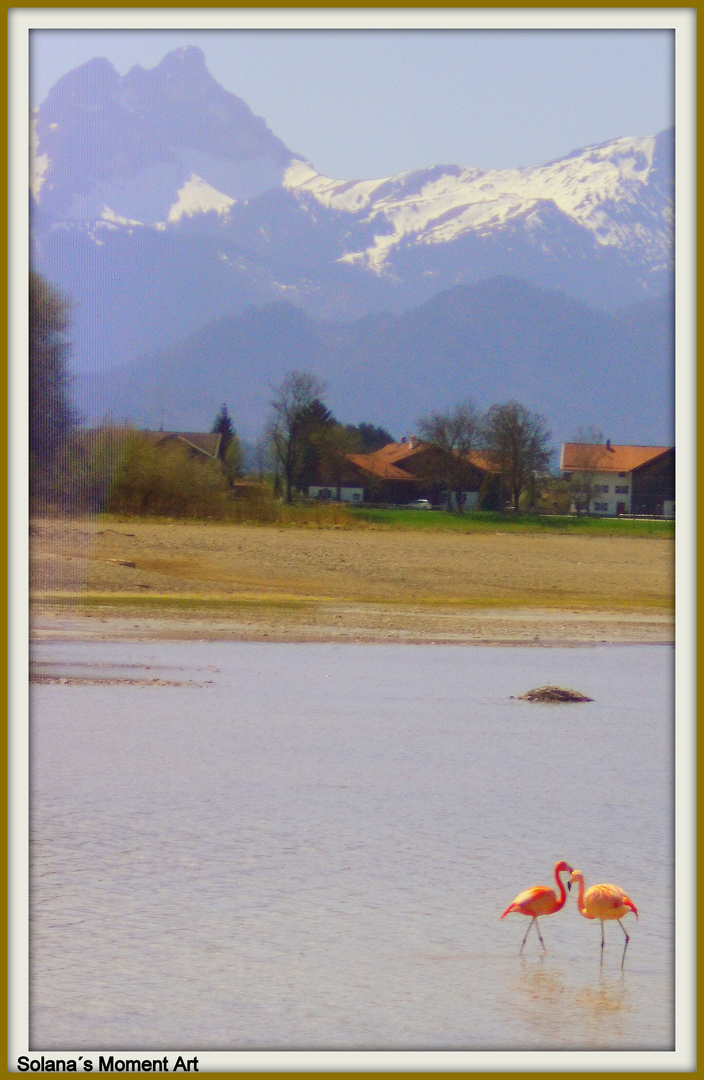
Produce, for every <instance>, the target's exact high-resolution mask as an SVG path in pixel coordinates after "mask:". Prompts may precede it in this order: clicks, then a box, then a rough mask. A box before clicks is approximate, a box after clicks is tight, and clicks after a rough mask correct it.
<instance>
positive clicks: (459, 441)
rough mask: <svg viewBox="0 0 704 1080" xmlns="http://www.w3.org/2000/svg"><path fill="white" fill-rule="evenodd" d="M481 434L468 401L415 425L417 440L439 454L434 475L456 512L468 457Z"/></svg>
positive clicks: (478, 418)
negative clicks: (423, 441) (452, 499)
mask: <svg viewBox="0 0 704 1080" xmlns="http://www.w3.org/2000/svg"><path fill="white" fill-rule="evenodd" d="M481 430H482V419H481V415H480V413H479V412H478V411H477V409H476V407H475V406H474V404H473V403H472V402H471V401H462V402H460V403H459V404H457V405H455V406H454V408H452V409H450V410H449V412H446V413H431V414H430V415H429V416H425V417H421V419H420V420H419V421H418V432H419V434H420V436H421V438H422V439H424V440H425V441H426V442H428V443H430V445H431V446H434V447H435V448H436V449H437V450H439V451H440V455H439V456H438V458H436V460H435V466H434V469H435V473H436V475H437V476H438V478H441V479H442V483H444V485H445V487H446V488H447V491H448V493H454V495H455V504H456V506H457V509H458V510H461V509H462V492H463V490H464V489H465V487H466V484H467V483H468V478H469V474H470V472H471V465H470V463H469V455H470V453H471V452H472V450H476V448H477V446H478V444H479V440H480V436H481Z"/></svg>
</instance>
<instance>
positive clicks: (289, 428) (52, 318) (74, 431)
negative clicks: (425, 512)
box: [29, 273, 552, 512]
mask: <svg viewBox="0 0 704 1080" xmlns="http://www.w3.org/2000/svg"><path fill="white" fill-rule="evenodd" d="M69 316H70V308H69V304H68V302H67V301H66V299H65V298H64V297H62V296H61V295H60V294H59V293H58V292H57V291H56V290H55V289H54V288H53V287H52V286H51V285H49V284H48V283H47V282H46V281H45V280H44V279H43V278H41V277H40V276H39V275H37V274H35V273H30V281H29V323H30V334H29V349H30V365H29V370H30V380H29V395H30V417H29V469H30V491H31V496H32V505H33V509H34V510H38V509H40V508H41V507H52V508H54V509H57V510H58V509H64V510H65V509H68V508H69V507H70V506H73V508H74V509H99V508H109V507H110V504H111V501H112V503H113V504H114V503H115V494H116V492H117V491H121V492H122V499H123V501H124V500H127V501H129V498H128V493H129V492H130V491H131V492H132V496H131V499H132V502H133V503H134V502H135V500H138V498H141V499H142V504H143V506H144V512H146V511H147V504H149V503H150V500H149V498H148V496H147V492H148V490H150V488H149V485H151V490H152V491H153V489H154V488H155V486H156V487H158V483H157V477H158V475H159V471H160V469H161V471H162V472H164V469H165V466H166V458H165V456H164V454H163V451H160V452H157V450H156V448H155V447H154V446H153V445H146V444H145V443H144V440H142V442H141V443H140V441H139V436H138V433H136V432H125V431H124V430H120V429H110V430H107V429H106V430H105V431H103V433H102V436H99V435H98V436H96V435H95V433H94V434H93V436H92V437H91V438H90V439H88V438H87V437H86V433H85V432H82V431H81V430H80V429H79V417H78V415H77V413H76V410H75V409H74V407H73V405H72V403H71V395H70V390H71V379H70V376H69V374H68V363H67V361H68V354H69V347H70V346H69V339H68V328H69V321H70V319H69ZM271 391H272V397H271V401H270V412H269V417H268V420H267V423H266V427H265V431H264V435H263V438H262V440H260V443H259V444H258V445H257V448H256V451H255V453H256V456H257V462H256V465H255V470H256V471H257V472H258V473H259V475H260V478H263V477H264V475H265V474H269V475H270V476H271V477H272V483H273V489H274V494H275V495H277V496H278V497H280V498H282V499H283V500H284V501H285V502H286V503H291V502H292V501H294V499H296V498H297V497H298V496H300V495H301V494H305V493H306V492H307V490H308V487H309V486H310V484H312V483H314V482H315V480H316V478H319V477H321V476H324V477H325V482H326V484H328V485H330V486H333V487H337V488H338V497H339V487H340V486H341V484H342V482H343V480H344V478H345V474H346V472H348V471H349V461H348V455H350V454H353V453H369V452H371V451H373V450H376V449H379V448H381V447H382V446H385V445H386V444H387V443H389V442H393V441H394V439H393V437H392V436H391V435H390V434H389V432H388V431H386V430H385V429H384V428H381V427H377V426H375V425H373V424H370V423H360V424H357V425H353V424H345V423H341V422H340V421H338V420H337V419H336V418H335V417H334V416H333V414H332V412H331V411H330V409H329V408H328V406H327V405H326V403H325V393H326V385H325V383H324V382H323V381H322V380H321V379H319V378H318V377H317V376H316V375H313V374H311V373H310V372H306V371H291V372H289V373H288V374H287V375H286V376H285V377H284V378H283V379H282V380H281V381H280V382H279V383H278V384H276V385H274V386H272V387H271ZM108 427H109V426H108ZM211 430H212V432H214V433H218V434H220V436H221V438H220V444H219V450H218V461H217V462H205V461H199V462H194V461H193V459H192V458H190V459H189V458H188V457H186V456H184V455H183V454H181V457H180V458H179V460H178V463H177V456H178V455H176V456H174V455H175V454H176V452H175V451H173V452H172V455H171V456H172V457H173V459H174V460H173V462H172V463H171V470H172V473H173V474H174V475H173V476H172V478H171V481H170V488H169V485H168V484H165V482H163V478H162V482H161V486H162V488H164V491H163V493H162V495H161V496H160V497H159V499H156V500H155V499H154V498H152V499H151V512H158V511H157V510H156V509H155V508H154V506H155V502H156V503H158V504H159V505H161V504H162V503H164V504H166V503H167V502H168V499H169V498H172V499H173V498H174V497H175V496H174V490H175V484H176V480H177V479H178V480H179V482H180V483H181V485H182V486H184V485H186V481H187V480H188V477H189V476H190V477H191V480H190V481H188V485H187V486H188V490H189V495H188V499H187V500H186V502H187V503H188V505H192V504H193V505H194V504H195V503H194V496H193V493H194V492H197V490H198V489H200V490H201V493H202V492H205V491H210V492H211V495H212V493H213V492H215V491H216V490H217V493H218V498H226V497H227V493H228V489H231V488H232V486H233V484H234V483H235V481H236V480H237V479H238V478H240V477H241V476H242V475H243V473H244V472H245V471H246V464H245V453H244V448H243V445H242V443H241V441H240V439H239V437H238V435H237V432H236V429H235V425H234V423H233V421H232V417H231V416H230V414H229V412H228V408H227V405H226V404H223V405H222V406H221V408H220V410H219V412H218V413H217V415H216V417H215V419H214V422H213V426H212V429H211ZM417 432H418V434H419V436H420V437H421V438H422V439H423V440H424V441H425V442H427V443H429V444H430V445H431V446H433V447H435V448H436V449H437V450H439V451H440V452H441V453H440V454H439V455H437V460H438V461H439V462H440V463H441V464H440V465H438V468H439V469H441V470H442V477H440V476H438V477H436V479H442V483H443V484H444V487H445V489H446V490H447V491H448V492H453V493H455V501H456V505H457V507H458V508H460V507H461V492H462V490H463V489H464V488H463V485H464V484H465V478H466V461H467V458H468V456H469V455H470V454H472V453H473V452H477V451H480V452H483V453H484V454H486V455H487V460H488V461H490V463H491V470H490V474H489V478H488V486H489V488H491V487H492V485H493V495H492V493H491V492H490V496H491V497H493V499H494V502H495V504H496V505H497V506H498V505H500V504H506V503H508V504H510V505H511V506H512V507H513V508H514V509H515V511H516V512H518V511H519V508H520V505H521V501H522V500H525V497H526V494H527V495H528V498H529V502H530V495H531V491H532V489H535V488H537V486H538V485H540V483H541V482H544V480H545V476H546V474H547V472H548V469H549V464H550V459H551V456H552V451H551V448H550V438H551V436H550V432H549V431H548V429H547V425H546V422H545V420H544V418H543V417H542V416H540V415H539V414H537V413H534V412H531V411H530V410H529V409H527V408H525V407H524V406H523V405H521V404H520V403H518V402H516V401H509V402H506V403H504V404H500V405H492V406H491V407H490V408H489V409H488V410H487V411H486V412H484V413H482V412H481V411H480V410H479V409H478V408H477V407H476V406H475V405H474V403H473V402H472V401H470V400H467V401H463V402H460V403H458V404H456V405H454V406H452V407H451V408H449V409H447V410H446V411H444V412H441V411H438V412H434V413H431V414H429V415H427V416H423V417H420V418H419V419H418V421H417ZM160 462H161V464H160ZM204 470H205V471H204ZM187 474H188V475H187ZM191 474H192V475H191ZM167 488H168V489H169V490H170V492H171V494H170V495H169V494H168V491H167V490H166V489H167ZM139 492H143V495H141V496H140V495H138V493H139ZM491 497H490V498H489V503H490V502H491ZM184 498H185V496H184ZM188 500H190V501H188ZM197 501H198V500H197V499H195V502H197ZM79 504H80V505H79ZM134 509H137V508H136V506H135V507H134Z"/></svg>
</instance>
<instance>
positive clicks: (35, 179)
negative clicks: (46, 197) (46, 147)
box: [29, 115, 49, 199]
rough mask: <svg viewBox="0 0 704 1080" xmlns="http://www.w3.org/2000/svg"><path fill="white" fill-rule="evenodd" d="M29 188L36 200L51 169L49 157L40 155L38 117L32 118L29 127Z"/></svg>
mask: <svg viewBox="0 0 704 1080" xmlns="http://www.w3.org/2000/svg"><path fill="white" fill-rule="evenodd" d="M29 148H30V149H29V187H30V190H31V192H32V194H33V195H34V198H35V199H36V198H37V197H38V195H39V192H40V191H41V190H42V185H43V184H44V181H45V180H46V172H47V169H48V168H49V155H48V154H39V153H37V151H38V150H39V136H38V135H37V117H36V115H34V116H32V117H31V118H30V125H29Z"/></svg>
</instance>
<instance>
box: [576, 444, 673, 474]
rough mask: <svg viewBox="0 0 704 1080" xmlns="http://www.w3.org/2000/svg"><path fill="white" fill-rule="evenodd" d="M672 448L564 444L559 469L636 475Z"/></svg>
mask: <svg viewBox="0 0 704 1080" xmlns="http://www.w3.org/2000/svg"><path fill="white" fill-rule="evenodd" d="M671 450H674V447H673V446H616V445H614V444H613V443H605V444H601V443H563V444H562V451H561V453H560V468H561V469H563V470H564V471H565V472H623V473H629V472H633V471H634V469H639V468H640V467H641V466H642V465H646V464H648V463H649V462H651V461H654V460H655V459H656V458H659V457H661V455H662V454H667V453H668V452H669V451H671Z"/></svg>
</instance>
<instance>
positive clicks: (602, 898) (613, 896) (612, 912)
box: [567, 870, 638, 967]
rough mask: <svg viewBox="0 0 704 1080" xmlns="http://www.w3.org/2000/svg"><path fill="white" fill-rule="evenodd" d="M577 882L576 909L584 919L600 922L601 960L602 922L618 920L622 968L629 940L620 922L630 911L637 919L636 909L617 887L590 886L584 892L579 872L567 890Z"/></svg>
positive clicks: (574, 875)
mask: <svg viewBox="0 0 704 1080" xmlns="http://www.w3.org/2000/svg"><path fill="white" fill-rule="evenodd" d="M575 881H577V882H579V896H578V897H577V907H578V908H579V911H580V914H582V915H583V916H584V918H585V919H600V920H601V949H602V952H601V958H602V960H603V959H604V951H603V950H604V921H605V920H606V919H618V925H619V926H620V927H621V929H622V930H623V932H624V934H625V936H626V944H625V945H624V946H623V956H622V957H621V967H623V961H624V960H625V959H626V949H627V948H628V942H629V940H630V938H629V937H628V934H626V927H625V926H624V925H623V923H622V922H621V919H622V918H623V916H624V915H628V913H629V912H630V911H632V912H633V914H634V915H635V917H636V919H637V918H638V909H637V908H636V905H635V904H634V903H633V901H632V900H630V899H629V898H628V897H627V896H626V894H625V892H624V891H623V889H620V888H619V887H618V885H592V886H591V888H590V889H587V891H586V893H585V891H584V874H583V873H582V871H581V870H574V871H573V872H572V875H571V877H570V880H569V881H568V882H567V888H568V889H569V888H571V886H572V883H573V882H575Z"/></svg>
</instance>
